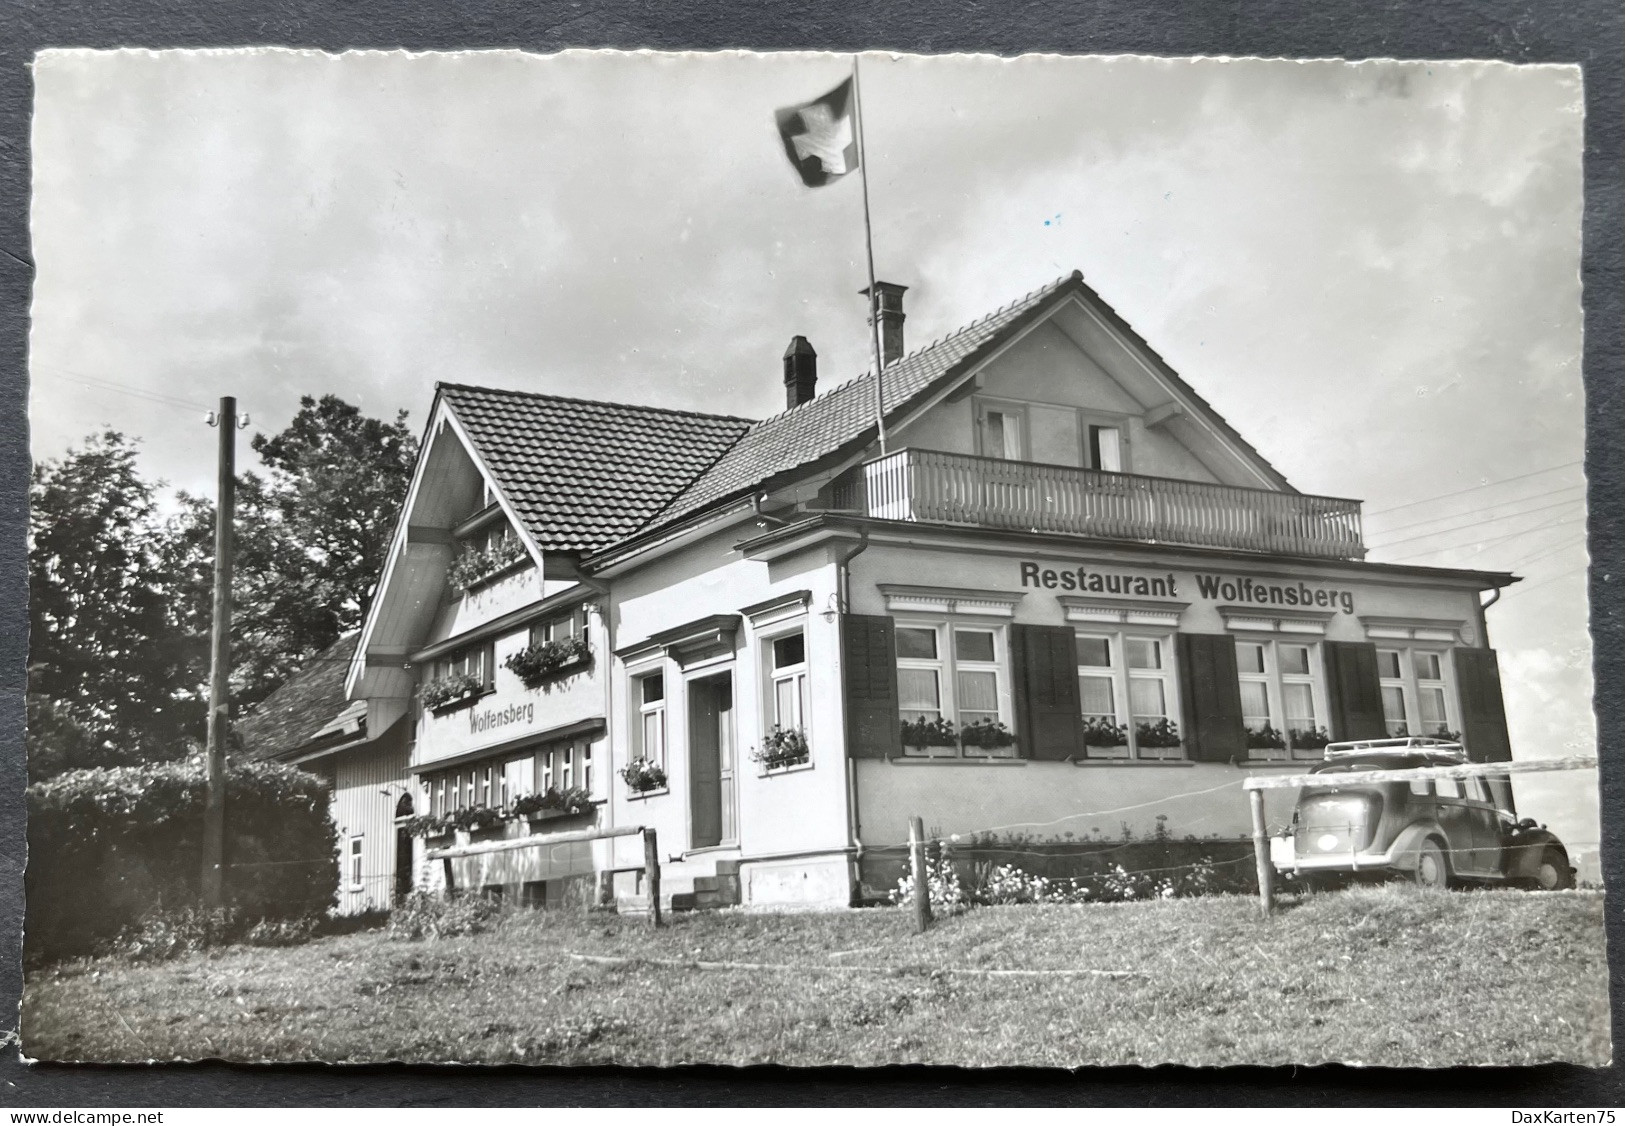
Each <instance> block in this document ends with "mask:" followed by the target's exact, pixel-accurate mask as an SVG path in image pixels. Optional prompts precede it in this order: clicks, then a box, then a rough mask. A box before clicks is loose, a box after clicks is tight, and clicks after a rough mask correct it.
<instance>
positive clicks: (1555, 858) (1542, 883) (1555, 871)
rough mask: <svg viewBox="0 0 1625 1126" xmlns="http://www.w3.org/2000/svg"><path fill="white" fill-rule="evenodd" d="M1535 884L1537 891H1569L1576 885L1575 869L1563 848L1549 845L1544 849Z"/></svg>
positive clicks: (1537, 868) (1536, 869)
mask: <svg viewBox="0 0 1625 1126" xmlns="http://www.w3.org/2000/svg"><path fill="white" fill-rule="evenodd" d="M1533 886H1534V889H1535V890H1536V891H1567V890H1569V889H1570V888H1572V887H1573V886H1574V869H1573V868H1571V867H1569V858H1568V856H1567V855H1565V854H1564V852H1563V850H1562V849H1560V848H1553V847H1552V846H1551V845H1547V846H1546V848H1545V849H1544V850H1542V852H1541V854H1540V864H1539V865H1538V866H1537V867H1536V868H1535V879H1534V881H1533Z"/></svg>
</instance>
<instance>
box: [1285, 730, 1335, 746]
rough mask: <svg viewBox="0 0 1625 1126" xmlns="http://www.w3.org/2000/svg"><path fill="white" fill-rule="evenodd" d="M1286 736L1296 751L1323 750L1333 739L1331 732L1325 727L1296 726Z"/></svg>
mask: <svg viewBox="0 0 1625 1126" xmlns="http://www.w3.org/2000/svg"><path fill="white" fill-rule="evenodd" d="M1286 737H1287V741H1288V742H1289V743H1291V744H1292V749H1293V750H1294V751H1318V750H1322V749H1324V748H1325V746H1326V744H1327V743H1330V742H1331V741H1332V737H1331V734H1330V733H1329V732H1328V731H1327V730H1326V729H1325V728H1324V727H1310V728H1301V727H1294V728H1292V729H1291V730H1290V731H1288V732H1287V733H1286Z"/></svg>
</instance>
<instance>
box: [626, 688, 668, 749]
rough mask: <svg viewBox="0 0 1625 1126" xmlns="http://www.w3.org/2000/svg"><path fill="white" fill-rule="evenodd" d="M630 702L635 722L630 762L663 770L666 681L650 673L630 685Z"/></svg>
mask: <svg viewBox="0 0 1625 1126" xmlns="http://www.w3.org/2000/svg"><path fill="white" fill-rule="evenodd" d="M632 698H633V699H634V700H635V701H636V702H637V708H638V722H637V727H636V728H635V733H636V735H637V744H638V745H637V746H636V747H635V748H634V750H633V755H632V757H633V758H643V759H648V760H649V761H650V762H652V763H655V764H657V765H659V766H660V767H662V768H664V767H665V765H666V678H665V677H664V676H663V675H661V674H660V673H650V674H649V675H648V676H640V677H638V678H636V679H634V680H633V681H632Z"/></svg>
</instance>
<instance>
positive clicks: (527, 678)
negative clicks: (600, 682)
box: [503, 637, 592, 688]
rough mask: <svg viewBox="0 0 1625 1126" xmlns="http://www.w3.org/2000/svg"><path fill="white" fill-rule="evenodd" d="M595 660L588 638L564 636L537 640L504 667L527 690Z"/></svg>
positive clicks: (511, 658)
mask: <svg viewBox="0 0 1625 1126" xmlns="http://www.w3.org/2000/svg"><path fill="white" fill-rule="evenodd" d="M591 661H592V647H591V646H590V645H588V644H587V639H586V638H585V637H562V638H560V639H559V640H557V641H537V642H534V643H532V644H530V645H527V646H526V647H525V648H523V649H521V650H520V651H519V652H517V653H515V654H513V655H512V656H510V657H509V658H508V659H507V660H506V661H504V662H503V664H504V665H505V666H506V667H507V668H508V669H509V670H510V671H512V672H513V673H514V674H515V675H516V676H518V677H519V680H520V682H521V683H523V684H524V686H525V687H526V688H540V687H541V686H542V685H543V684H546V683H547V682H548V681H549V680H552V679H554V678H555V677H559V676H563V675H564V674H565V673H568V672H572V671H574V670H575V669H578V668H581V667H583V666H585V665H587V664H589V663H590V662H591Z"/></svg>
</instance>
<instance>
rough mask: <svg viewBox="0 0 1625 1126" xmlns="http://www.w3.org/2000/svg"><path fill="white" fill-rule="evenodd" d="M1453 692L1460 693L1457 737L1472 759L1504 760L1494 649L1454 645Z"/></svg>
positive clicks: (1506, 743)
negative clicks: (1455, 647)
mask: <svg viewBox="0 0 1625 1126" xmlns="http://www.w3.org/2000/svg"><path fill="white" fill-rule="evenodd" d="M1454 653H1455V664H1456V692H1457V693H1458V694H1459V696H1460V697H1461V737H1462V741H1463V742H1464V743H1466V744H1467V757H1468V758H1470V759H1472V760H1473V761H1474V762H1508V761H1510V760H1511V758H1512V740H1511V738H1510V737H1509V736H1508V735H1507V713H1506V704H1505V703H1504V702H1503V701H1502V699H1501V666H1500V664H1499V663H1498V662H1497V661H1496V658H1495V650H1494V649H1456V650H1454Z"/></svg>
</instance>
